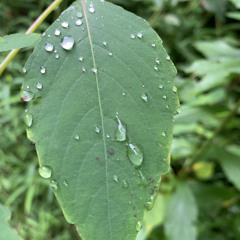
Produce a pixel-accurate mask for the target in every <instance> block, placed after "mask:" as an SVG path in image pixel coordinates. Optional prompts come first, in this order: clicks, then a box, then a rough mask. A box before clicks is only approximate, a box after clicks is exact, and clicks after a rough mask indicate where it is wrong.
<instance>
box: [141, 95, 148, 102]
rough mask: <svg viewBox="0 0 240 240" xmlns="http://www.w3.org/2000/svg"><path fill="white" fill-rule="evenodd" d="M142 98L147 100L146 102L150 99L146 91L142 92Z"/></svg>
mask: <svg viewBox="0 0 240 240" xmlns="http://www.w3.org/2000/svg"><path fill="white" fill-rule="evenodd" d="M142 100H143V101H145V102H147V101H148V96H147V94H146V93H143V94H142Z"/></svg>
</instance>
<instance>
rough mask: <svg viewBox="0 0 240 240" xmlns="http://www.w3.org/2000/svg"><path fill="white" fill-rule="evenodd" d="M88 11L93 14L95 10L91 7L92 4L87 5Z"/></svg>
mask: <svg viewBox="0 0 240 240" xmlns="http://www.w3.org/2000/svg"><path fill="white" fill-rule="evenodd" d="M88 11H89V12H90V13H94V12H95V9H94V7H93V4H90V5H89V8H88Z"/></svg>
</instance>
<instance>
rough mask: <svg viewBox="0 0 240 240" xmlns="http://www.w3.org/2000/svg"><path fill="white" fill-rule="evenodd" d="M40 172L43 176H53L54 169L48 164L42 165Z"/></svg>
mask: <svg viewBox="0 0 240 240" xmlns="http://www.w3.org/2000/svg"><path fill="white" fill-rule="evenodd" d="M39 174H40V175H41V177H43V178H50V177H51V176H52V169H51V168H50V167H48V166H42V167H40V168H39Z"/></svg>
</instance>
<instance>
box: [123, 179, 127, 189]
mask: <svg viewBox="0 0 240 240" xmlns="http://www.w3.org/2000/svg"><path fill="white" fill-rule="evenodd" d="M122 187H123V188H127V187H128V183H127V181H126V180H123V181H122Z"/></svg>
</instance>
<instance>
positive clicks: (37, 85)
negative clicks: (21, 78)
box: [36, 82, 43, 90]
mask: <svg viewBox="0 0 240 240" xmlns="http://www.w3.org/2000/svg"><path fill="white" fill-rule="evenodd" d="M42 87H43V85H42V83H40V82H38V83H37V84H36V88H37V89H39V90H40V89H42Z"/></svg>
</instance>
